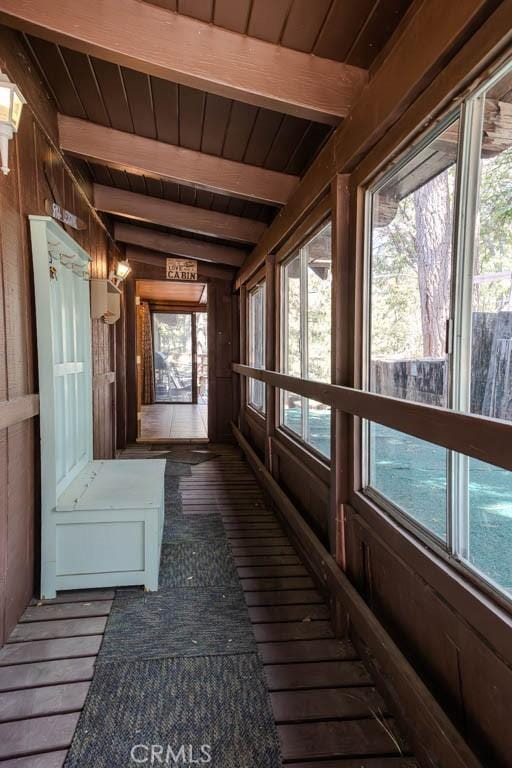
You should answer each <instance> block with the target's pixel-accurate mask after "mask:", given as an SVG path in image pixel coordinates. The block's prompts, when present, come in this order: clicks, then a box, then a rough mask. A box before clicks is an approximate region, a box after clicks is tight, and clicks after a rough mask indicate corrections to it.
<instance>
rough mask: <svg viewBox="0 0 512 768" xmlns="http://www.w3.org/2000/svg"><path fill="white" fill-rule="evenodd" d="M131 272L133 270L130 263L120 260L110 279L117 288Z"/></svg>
mask: <svg viewBox="0 0 512 768" xmlns="http://www.w3.org/2000/svg"><path fill="white" fill-rule="evenodd" d="M131 271H132V268H131V267H130V265H129V264H128V262H127V261H125V260H120V261H118V262H117V263H116V267H115V269H113V270H112V271H111V272H110V274H109V276H108V279H109V280H110V282H111V283H112V284H113V285H115V286H116V288H117V287H118V285H119V283H122V282H123V280H124V279H125V277H128V275H129V274H130V272H131Z"/></svg>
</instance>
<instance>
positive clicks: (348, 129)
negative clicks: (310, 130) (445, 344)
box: [237, 0, 512, 285]
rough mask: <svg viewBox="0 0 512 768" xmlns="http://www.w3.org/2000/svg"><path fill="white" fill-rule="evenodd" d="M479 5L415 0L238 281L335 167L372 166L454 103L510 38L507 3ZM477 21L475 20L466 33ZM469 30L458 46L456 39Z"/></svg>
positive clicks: (464, 0)
mask: <svg viewBox="0 0 512 768" xmlns="http://www.w3.org/2000/svg"><path fill="white" fill-rule="evenodd" d="M486 5H488V3H487V2H486V0H459V1H458V2H457V3H449V4H447V3H446V0H429V2H427V3H425V2H423V0H415V2H414V4H413V5H412V6H411V8H410V10H409V12H408V13H407V14H406V16H405V17H404V19H403V22H402V23H401V24H400V25H399V26H398V28H397V30H396V32H395V34H394V36H393V38H392V43H390V45H389V47H388V50H387V55H386V56H385V58H383V59H382V60H381V63H380V66H379V68H378V69H377V70H376V72H375V74H374V76H373V77H372V79H371V80H370V82H369V83H368V86H367V87H366V88H365V89H364V91H363V92H362V93H361V95H360V97H359V99H358V101H357V102H356V104H355V106H354V108H353V109H352V110H351V113H350V116H349V118H348V119H347V120H345V121H344V122H343V123H342V125H340V126H339V128H338V129H337V130H336V131H335V132H334V134H333V135H332V136H331V138H330V139H329V141H328V142H327V143H326V144H325V146H324V147H323V148H322V150H321V151H320V153H319V154H318V156H317V158H316V160H315V161H314V163H313V164H312V165H311V167H310V168H309V169H308V171H307V173H306V174H305V176H304V177H303V178H302V180H301V183H300V184H299V186H298V187H297V189H296V190H295V192H294V193H293V195H292V197H291V198H290V200H289V202H288V204H287V205H286V206H285V208H283V209H282V210H281V211H280V212H279V214H278V215H277V216H276V218H275V219H274V221H273V222H272V224H271V225H270V227H269V228H268V229H267V231H266V232H265V234H264V236H263V237H262V239H261V240H260V241H259V243H258V245H257V246H256V248H255V249H254V251H253V252H252V253H251V254H250V256H249V257H248V259H247V261H246V263H245V264H244V266H243V267H242V269H241V270H240V272H239V275H238V278H237V284H238V285H240V284H241V283H243V282H245V281H246V280H247V279H248V278H249V277H250V276H251V274H253V273H254V272H255V271H256V270H257V269H258V268H259V266H260V265H261V263H262V261H263V260H264V258H265V255H266V254H267V253H272V252H274V250H275V249H276V248H278V247H279V246H280V245H281V244H282V243H284V242H285V241H286V239H287V237H288V236H289V234H290V232H291V231H292V230H293V228H294V227H295V226H296V225H297V223H298V222H299V221H300V220H301V219H302V218H303V217H304V216H305V215H306V214H307V213H308V212H309V211H310V210H311V209H312V207H313V206H314V205H315V203H316V202H317V201H318V200H319V199H320V197H321V196H322V195H323V194H324V193H325V192H326V190H327V188H328V186H329V184H330V183H331V181H332V179H333V178H334V176H335V175H336V174H337V173H347V172H351V171H353V170H354V168H357V166H358V163H361V166H364V167H365V168H369V169H370V172H372V171H373V172H375V171H376V170H377V162H376V161H375V159H374V157H373V156H372V155H373V153H374V152H375V153H377V154H379V155H380V159H381V160H382V157H384V162H389V159H390V157H391V156H392V153H393V152H396V151H397V149H399V148H400V146H401V147H403V145H404V143H405V142H406V141H410V140H411V138H412V137H414V136H416V135H418V133H419V132H421V131H422V130H423V129H424V127H425V125H427V124H430V123H431V122H432V120H433V118H434V117H435V115H436V114H439V112H440V111H441V110H442V109H443V108H446V106H447V105H448V104H450V103H453V100H454V99H455V97H456V95H457V94H458V93H459V92H460V91H461V90H462V89H463V88H464V86H466V85H468V83H469V82H471V80H472V79H474V78H475V77H476V75H477V74H478V73H479V72H482V71H483V70H484V69H485V67H486V66H488V64H489V63H490V61H491V60H492V58H493V57H494V56H496V54H497V52H498V51H499V50H504V49H505V48H506V46H507V45H508V44H509V43H510V40H511V38H512V3H511V2H510V1H509V0H507V2H504V3H502V4H501V5H500V6H498V8H497V9H496V10H495V11H494V12H493V13H492V15H490V16H489V18H488V19H486V20H485V21H484V22H483V23H482V21H481V18H482V14H483V13H484V12H485V6H486ZM476 21H479V26H478V27H477V29H476V32H474V34H473V36H471V34H472V32H473V31H474V29H475V24H476ZM468 38H469V40H468V42H467V43H466V45H464V46H462V48H461V41H462V40H467V39H468ZM454 51H455V55H454ZM450 56H452V58H451V59H450ZM404 126H405V128H404ZM378 142H380V143H382V144H387V149H386V152H387V154H386V153H384V154H383V152H382V150H380V151H379V149H380V143H379V144H378ZM399 145H400V146H399ZM369 150H371V152H370V151H369ZM367 153H368V154H367ZM358 170H359V169H358ZM358 175H360V176H361V177H363V174H362V173H361V174H359V173H358ZM363 178H364V177H363Z"/></svg>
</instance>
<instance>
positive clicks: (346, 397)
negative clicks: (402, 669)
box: [233, 363, 512, 470]
mask: <svg viewBox="0 0 512 768" xmlns="http://www.w3.org/2000/svg"><path fill="white" fill-rule="evenodd" d="M233 371H234V372H235V373H237V374H239V375H240V376H250V377H251V378H253V379H258V380H259V381H263V382H265V383H266V384H269V385H270V386H273V387H278V388H279V389H283V390H286V391H287V392H293V393H294V394H297V395H302V396H304V397H308V398H311V399H312V400H316V401H317V402H319V403H323V404H324V405H330V406H331V407H332V408H334V409H336V410H338V411H342V412H344V413H348V414H351V415H353V416H358V417H360V418H362V419H367V420H368V421H373V422H376V423H377V424H382V425H383V426H385V427H389V428H390V429H396V430H398V431H399V432H405V433H406V434H408V435H412V436H414V437H417V438H419V439H420V440H425V441H427V442H429V443H434V444H435V445H440V446H442V447H443V448H447V449H449V450H452V451H457V452H458V453H462V454H464V455H466V456H471V457H472V458H474V459H478V460H479V461H484V462H487V463H489V464H494V465H496V466H498V467H503V469H508V470H512V449H511V446H512V424H511V423H509V422H506V421H501V420H499V419H490V418H487V417H484V416H475V415H473V414H470V413H461V412H459V411H453V410H449V409H445V408H439V407H437V406H434V405H424V404H422V403H413V402H410V401H408V400H399V399H398V398H396V397H387V396H386V395H377V394H375V393H373V392H363V391H361V390H358V389H352V388H351V387H342V386H339V385H337V384H325V383H323V382H319V381H310V380H308V379H300V378H296V377H294V376H287V375H286V374H284V373H277V372H276V371H268V370H265V369H260V368H251V367H250V366H248V365H242V364H240V363H233Z"/></svg>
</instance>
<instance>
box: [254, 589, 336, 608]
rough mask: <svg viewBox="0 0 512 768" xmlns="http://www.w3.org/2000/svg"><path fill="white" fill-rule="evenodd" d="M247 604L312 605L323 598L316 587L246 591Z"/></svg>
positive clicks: (321, 601) (320, 601) (322, 600)
mask: <svg viewBox="0 0 512 768" xmlns="http://www.w3.org/2000/svg"><path fill="white" fill-rule="evenodd" d="M245 602H246V603H247V605H249V606H251V605H312V604H317V603H323V602H324V599H323V597H322V595H321V594H320V592H317V591H316V589H288V590H284V591H279V590H278V591H276V592H268V591H267V592H265V591H263V592H246V593H245Z"/></svg>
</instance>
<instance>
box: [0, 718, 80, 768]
mask: <svg viewBox="0 0 512 768" xmlns="http://www.w3.org/2000/svg"><path fill="white" fill-rule="evenodd" d="M78 717H79V713H78V712H74V713H71V714H66V715H51V716H49V717H35V718H32V719H30V720H18V721H16V722H14V723H3V724H2V725H0V759H6V758H11V757H18V756H21V755H29V754H31V753H33V752H50V751H53V750H60V749H66V748H67V747H69V745H70V744H71V740H72V738H73V734H74V732H75V728H76V724H77V722H78Z"/></svg>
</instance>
